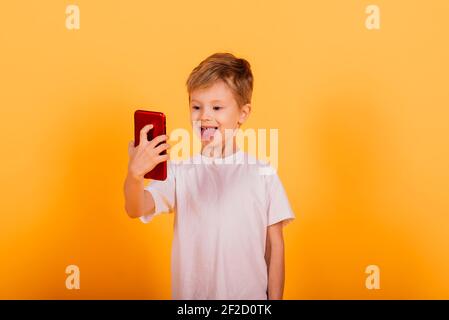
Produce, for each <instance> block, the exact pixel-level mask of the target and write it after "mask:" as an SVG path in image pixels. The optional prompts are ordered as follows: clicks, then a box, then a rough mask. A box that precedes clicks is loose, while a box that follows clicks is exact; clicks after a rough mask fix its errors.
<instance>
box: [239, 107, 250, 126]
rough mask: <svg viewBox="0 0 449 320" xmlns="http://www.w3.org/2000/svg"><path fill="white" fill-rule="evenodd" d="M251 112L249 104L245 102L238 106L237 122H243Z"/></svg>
mask: <svg viewBox="0 0 449 320" xmlns="http://www.w3.org/2000/svg"><path fill="white" fill-rule="evenodd" d="M250 113H251V104H250V103H247V104H245V105H244V106H242V107H241V108H240V119H239V124H243V123H244V122H245V121H246V119H248V117H249V114H250Z"/></svg>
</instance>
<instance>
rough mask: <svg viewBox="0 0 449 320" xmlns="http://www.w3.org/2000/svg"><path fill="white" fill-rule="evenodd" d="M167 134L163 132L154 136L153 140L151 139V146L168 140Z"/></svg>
mask: <svg viewBox="0 0 449 320" xmlns="http://www.w3.org/2000/svg"><path fill="white" fill-rule="evenodd" d="M167 138H168V137H167V136H166V135H165V134H162V135H160V136H157V137H156V138H154V139H153V140H151V143H150V146H151V148H154V147H155V146H157V145H158V144H159V142H162V141H164V140H167Z"/></svg>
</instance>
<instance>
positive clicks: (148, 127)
mask: <svg viewBox="0 0 449 320" xmlns="http://www.w3.org/2000/svg"><path fill="white" fill-rule="evenodd" d="M151 129H153V125H152V124H147V125H146V126H145V127H143V128H142V130H140V143H143V142H147V141H148V138H147V134H148V131H150V130H151Z"/></svg>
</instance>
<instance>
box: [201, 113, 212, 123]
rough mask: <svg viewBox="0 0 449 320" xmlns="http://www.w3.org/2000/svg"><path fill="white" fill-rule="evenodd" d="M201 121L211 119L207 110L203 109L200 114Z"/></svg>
mask: <svg viewBox="0 0 449 320" xmlns="http://www.w3.org/2000/svg"><path fill="white" fill-rule="evenodd" d="M200 119H201V121H205V120H211V119H212V117H211V115H210V113H209V112H208V111H203V112H202V113H201V116H200Z"/></svg>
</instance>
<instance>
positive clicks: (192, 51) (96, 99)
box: [0, 0, 449, 299]
mask: <svg viewBox="0 0 449 320" xmlns="http://www.w3.org/2000/svg"><path fill="white" fill-rule="evenodd" d="M72 3H74V4H77V5H79V8H80V13H81V16H80V18H81V19H80V22H81V28H80V30H76V31H73V30H72V31H69V30H67V29H66V28H65V17H66V15H65V8H66V6H67V5H68V4H72ZM369 4H376V5H378V6H379V7H380V10H381V29H380V30H372V31H370V30H367V29H366V28H365V19H366V17H367V14H366V13H365V8H366V6H367V5H369ZM448 13H449V2H448V1H446V0H439V1H437V0H432V1H424V0H422V1H418V0H413V1H383V0H376V1H372V2H371V1H369V2H368V1H356V0H353V1H349V0H347V1H331V0H329V1H323V0H321V1H296V0H295V1H293V0H292V1H262V0H257V1H254V0H253V1H241V0H227V1H216V2H215V1H99V0H96V1H87V0H80V1H76V2H70V1H9V2H5V3H3V5H2V9H1V11H0V45H1V50H0V55H1V59H0V103H1V108H0V110H1V111H0V112H1V114H0V118H1V121H2V125H1V129H0V130H1V131H0V133H1V149H2V157H1V160H0V161H1V165H0V172H1V196H2V204H1V216H0V259H1V261H0V298H42V299H47V298H58V299H79V298H85V299H91V298H114V299H115V298H123V299H128V298H145V299H146V298H148V299H155V298H157V299H166V298H167V299H168V298H170V272H169V271H170V248H171V238H172V224H173V216H172V215H166V216H162V217H158V218H157V219H155V220H154V221H153V222H152V223H150V224H148V225H144V224H142V223H140V222H139V221H137V220H132V219H129V218H128V217H127V215H126V213H125V211H124V199H123V179H124V177H125V174H126V168H127V157H128V155H127V144H128V141H129V140H131V139H132V138H133V122H132V121H133V120H132V119H133V118H132V116H133V111H134V110H135V109H137V108H143V109H150V110H160V111H163V112H165V113H166V115H167V124H168V131H169V132H170V131H171V130H173V129H175V128H180V127H185V128H189V126H190V124H189V120H188V105H187V94H186V92H185V86H184V82H185V80H186V78H187V76H188V74H189V72H190V71H191V70H192V68H194V67H195V66H196V65H197V64H198V63H199V62H200V61H201V60H202V59H204V58H205V57H206V56H208V55H210V54H212V53H214V52H219V51H230V52H232V53H234V54H236V55H238V56H242V57H245V58H247V59H248V60H249V61H250V62H251V64H252V68H253V72H254V75H255V89H254V96H253V112H252V115H251V117H250V120H249V122H248V123H247V125H246V128H267V129H268V128H278V129H279V139H280V142H279V143H280V149H279V174H280V177H281V179H282V181H283V183H284V186H285V188H286V191H287V194H288V196H289V199H290V201H291V205H292V207H293V210H294V211H295V213H296V215H297V219H296V221H295V222H294V223H292V224H290V225H289V226H287V227H286V229H285V240H286V285H285V298H286V299H315V298H323V299H335V298H342V299H345V298H360V299H377V298H385V299H390V298H405V299H409V298H425V299H427V298H446V299H448V298H449V277H448V275H447V271H448V270H449V237H448V235H449V165H448V164H449V139H448V137H449V121H448V120H449V108H448V106H449V90H448V74H449V62H448V61H449V60H448V57H449V46H448V41H447V39H448V31H449V22H448V19H447V16H448ZM70 264H75V265H78V266H79V267H80V271H81V277H80V280H81V289H80V290H67V289H66V287H65V279H66V274H65V268H66V266H67V265H70ZM370 264H375V265H378V266H379V267H380V272H381V273H380V286H381V289H380V290H367V289H366V288H365V278H366V276H367V275H366V274H365V267H366V266H367V265H370Z"/></svg>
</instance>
